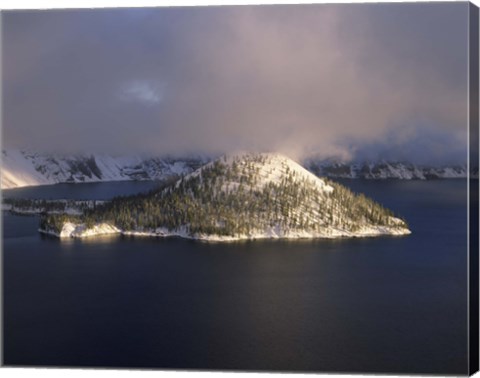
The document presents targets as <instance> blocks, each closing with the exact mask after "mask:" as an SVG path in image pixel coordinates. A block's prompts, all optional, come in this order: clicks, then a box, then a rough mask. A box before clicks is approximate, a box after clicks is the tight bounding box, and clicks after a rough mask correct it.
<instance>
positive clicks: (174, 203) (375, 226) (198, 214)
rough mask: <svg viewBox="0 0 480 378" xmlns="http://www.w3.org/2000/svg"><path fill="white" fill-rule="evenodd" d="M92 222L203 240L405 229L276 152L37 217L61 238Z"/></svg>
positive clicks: (85, 230)
mask: <svg viewBox="0 0 480 378" xmlns="http://www.w3.org/2000/svg"><path fill="white" fill-rule="evenodd" d="M65 227H67V229H66V228H65ZM95 227H96V228H97V229H98V230H101V229H105V230H108V233H111V232H113V231H112V230H114V229H115V230H117V232H122V233H124V234H133V235H157V236H169V235H178V236H183V237H190V238H196V239H207V240H237V239H256V238H299V237H304V238H306V237H308V238H312V237H326V238H333V237H341V236H374V235H382V234H389V235H402V234H408V233H410V231H409V230H408V228H407V225H406V224H405V222H404V221H402V220H400V219H399V218H396V217H394V216H393V214H392V213H391V212H390V211H389V210H387V209H384V208H383V207H382V206H380V205H379V204H377V203H375V202H373V201H372V200H370V199H368V198H366V197H365V196H363V195H355V194H353V193H352V192H351V191H349V190H348V189H347V188H345V187H343V186H341V185H339V184H336V183H333V182H330V181H326V180H324V179H321V178H318V177H316V176H315V175H313V174H312V173H311V172H309V171H307V170H306V169H305V168H303V167H302V166H300V165H299V164H297V163H296V162H294V161H292V160H290V159H288V158H286V157H284V156H282V155H279V154H240V155H235V156H230V157H223V158H221V159H218V160H216V161H214V162H211V163H208V164H207V165H205V166H203V167H202V168H200V169H198V170H196V171H194V172H192V173H190V174H189V175H187V176H185V177H183V178H182V179H180V180H178V181H177V182H175V183H173V184H172V185H168V186H166V187H164V188H163V189H161V190H159V191H155V192H150V193H148V194H144V195H137V196H132V197H127V198H119V199H115V200H113V201H111V202H110V203H107V204H105V205H103V206H99V207H98V208H97V209H96V210H92V211H89V210H87V211H86V212H85V214H84V216H83V217H81V218H80V219H75V218H74V219H72V218H71V217H67V216H62V217H58V216H50V217H46V218H44V219H43V221H42V229H43V230H44V231H46V232H49V233H55V234H57V235H58V236H62V237H63V236H77V237H82V236H89V235H92V229H94V228H95ZM93 233H101V231H97V232H93Z"/></svg>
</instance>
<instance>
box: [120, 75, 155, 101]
mask: <svg viewBox="0 0 480 378" xmlns="http://www.w3.org/2000/svg"><path fill="white" fill-rule="evenodd" d="M163 92H164V89H163V88H161V87H158V86H155V85H153V84H152V83H149V82H148V81H143V80H133V81H130V82H128V83H125V84H124V85H123V86H122V88H121V89H120V91H119V98H120V99H121V100H123V101H127V102H130V101H134V102H137V101H138V102H140V103H144V104H146V105H154V104H159V103H160V102H161V101H162V99H163Z"/></svg>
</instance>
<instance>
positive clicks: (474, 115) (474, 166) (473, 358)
mask: <svg viewBox="0 0 480 378" xmlns="http://www.w3.org/2000/svg"><path fill="white" fill-rule="evenodd" d="M478 26H479V25H478V7H476V6H475V5H474V4H470V9H469V102H470V103H469V138H470V140H469V144H470V146H469V165H470V172H469V183H468V184H469V187H470V190H469V193H470V198H469V202H470V205H469V206H470V209H469V210H470V211H469V216H470V219H469V227H470V233H469V238H470V240H469V248H470V249H469V281H470V282H469V285H470V290H469V294H470V298H469V301H470V307H469V319H470V324H469V331H470V335H469V354H470V355H469V373H470V374H474V373H475V372H476V371H477V370H478V354H479V348H478V343H479V337H478V333H479V302H478V301H479V280H478V276H479V240H478V238H479V230H478V228H479V208H478V206H479V188H478V166H479V126H478V118H479V116H478V111H479V108H478V106H479V104H478V100H479V97H478V87H479V83H478V79H479V76H478V69H479V64H478V60H479V59H478V52H479V48H478V42H479V40H478V34H479V30H478Z"/></svg>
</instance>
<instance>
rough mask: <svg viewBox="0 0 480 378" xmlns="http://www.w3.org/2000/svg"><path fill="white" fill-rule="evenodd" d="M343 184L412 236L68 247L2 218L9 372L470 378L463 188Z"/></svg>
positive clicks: (462, 184)
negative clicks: (28, 368) (459, 377)
mask: <svg viewBox="0 0 480 378" xmlns="http://www.w3.org/2000/svg"><path fill="white" fill-rule="evenodd" d="M344 183H345V184H346V185H349V186H350V187H352V189H353V190H356V191H359V192H364V193H365V194H367V195H369V196H371V197H373V198H374V199H376V200H377V201H379V202H381V203H382V204H383V205H385V206H387V207H389V208H391V209H393V210H394V211H395V212H397V213H398V214H400V215H402V216H403V217H405V218H406V220H407V221H408V222H409V225H410V228H411V229H412V232H413V233H412V235H410V236H406V237H379V238H368V239H342V240H315V241H278V240H277V241H266V240H264V241H254V242H237V243H228V244H222V243H205V242H194V241H189V240H182V239H175V238H172V239H138V238H137V239H132V238H127V237H119V236H118V237H106V238H98V239H90V240H69V241H66V242H64V241H59V240H57V239H53V238H49V237H44V236H41V235H39V234H38V233H37V232H36V228H37V221H38V219H37V218H36V217H26V216H13V215H9V214H4V218H3V220H4V222H3V223H4V230H3V232H4V240H3V250H4V256H3V257H4V264H3V269H4V272H3V273H4V275H3V277H4V362H5V364H6V365H10V366H11V365H55V366H96V367H100V366H101V367H113V366H118V367H139V368H176V369H178V368H187V369H222V370H225V369H241V370H283V371H292V370H295V371H307V370H308V371H340V372H389V373H423V374H430V373H436V374H466V373H467V345H466V340H467V282H466V278H467V274H466V273H467V255H466V250H467V237H466V229H467V227H466V225H467V206H466V193H467V192H466V181H465V180H452V181H427V182H418V181H414V182H401V181H400V182H399V181H362V180H351V181H349V180H346V181H344ZM89 185H90V184H89ZM96 185H103V184H96ZM82 186H83V185H77V186H75V190H78V192H77V193H76V194H75V196H77V195H79V197H75V198H87V197H86V196H87V195H88V194H89V190H90V189H89V188H85V189H83V188H82ZM107 186H108V188H105V189H102V187H99V189H98V190H99V191H98V192H97V193H105V196H104V197H103V198H108V193H109V192H108V191H109V188H111V187H110V186H109V184H107ZM38 189H39V192H38V193H43V194H42V195H48V190H47V192H44V190H45V188H44V187H42V188H38ZM87 189H88V190H87ZM32 190H33V189H32ZM83 190H85V191H86V192H85V193H82V191H83ZM104 190H105V192H103V191H104ZM31 193H32V195H36V194H38V193H36V192H35V190H33V191H32V192H31ZM61 194H62V198H66V197H65V192H63V193H61ZM52 195H58V193H53V194H52ZM80 195H81V197H80ZM89 198H93V197H89Z"/></svg>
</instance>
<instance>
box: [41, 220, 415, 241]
mask: <svg viewBox="0 0 480 378" xmlns="http://www.w3.org/2000/svg"><path fill="white" fill-rule="evenodd" d="M72 226H73V225H72V224H70V225H68V226H67V228H68V231H67V232H64V230H63V229H62V232H60V233H58V232H54V231H49V230H44V229H41V228H39V229H38V232H40V233H42V234H45V235H49V236H54V237H57V238H59V239H60V240H62V239H84V238H89V239H90V238H94V237H100V236H105V235H119V236H129V237H134V238H136V237H139V238H153V237H155V238H171V237H178V238H182V239H188V240H195V241H204V242H235V241H254V240H307V239H330V240H331V239H347V238H371V237H380V236H393V237H396V236H407V235H410V234H411V233H412V232H411V231H410V230H409V229H396V228H391V227H390V228H387V227H381V226H378V227H370V228H367V229H365V231H362V232H349V231H344V230H330V232H325V233H309V232H291V233H274V232H264V233H258V234H252V235H236V236H221V235H204V234H200V235H190V234H188V233H187V232H186V231H185V230H181V231H168V230H165V229H162V230H159V231H125V230H120V229H118V228H116V227H115V226H112V225H109V224H100V225H96V226H95V227H94V228H95V229H88V230H79V231H75V228H73V229H72ZM270 231H271V230H270Z"/></svg>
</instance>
